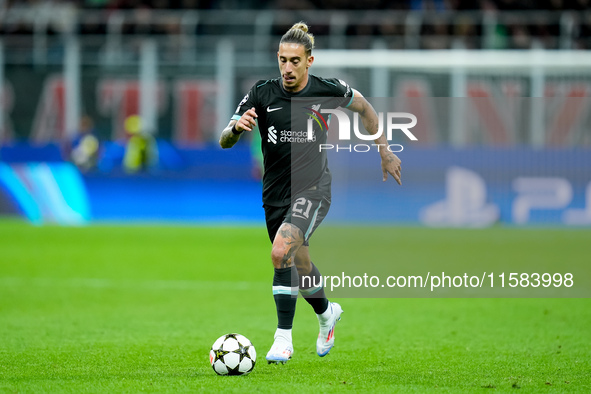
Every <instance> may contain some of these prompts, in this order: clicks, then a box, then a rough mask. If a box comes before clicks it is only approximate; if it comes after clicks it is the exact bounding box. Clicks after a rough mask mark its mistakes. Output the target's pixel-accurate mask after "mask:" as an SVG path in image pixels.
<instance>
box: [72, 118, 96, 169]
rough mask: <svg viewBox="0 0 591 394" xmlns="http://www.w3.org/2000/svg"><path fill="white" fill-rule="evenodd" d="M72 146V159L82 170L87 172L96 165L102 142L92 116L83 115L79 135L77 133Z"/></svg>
mask: <svg viewBox="0 0 591 394" xmlns="http://www.w3.org/2000/svg"><path fill="white" fill-rule="evenodd" d="M70 146H71V150H70V159H71V160H72V162H73V163H74V164H76V166H77V167H78V168H79V169H80V171H83V172H86V171H89V170H91V169H93V168H95V167H96V164H97V162H98V158H99V152H100V143H99V139H98V138H97V137H96V135H95V132H94V122H93V121H92V118H90V116H88V115H84V116H82V118H81V119H80V126H79V129H78V135H76V137H75V138H74V140H73V141H72V142H71V145H70Z"/></svg>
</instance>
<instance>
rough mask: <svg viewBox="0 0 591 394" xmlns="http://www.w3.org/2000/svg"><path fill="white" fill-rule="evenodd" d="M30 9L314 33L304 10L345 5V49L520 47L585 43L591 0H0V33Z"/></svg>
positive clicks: (148, 23) (63, 23) (27, 19)
mask: <svg viewBox="0 0 591 394" xmlns="http://www.w3.org/2000/svg"><path fill="white" fill-rule="evenodd" d="M31 9H33V10H44V9H45V10H47V12H46V13H45V14H46V15H48V16H46V18H48V19H50V21H49V22H48V23H47V25H46V27H45V28H46V31H47V32H48V34H58V33H62V32H68V31H71V30H74V31H76V32H78V33H80V34H94V35H102V34H105V33H107V31H108V30H109V29H108V26H107V24H108V23H109V15H112V13H113V12H115V11H117V10H121V11H127V12H129V13H130V15H131V16H127V17H126V19H125V21H124V22H123V23H122V25H121V28H120V29H119V30H118V31H120V32H121V33H122V34H141V35H144V34H155V35H158V34H161V35H167V36H174V35H181V34H195V35H212V36H213V35H226V34H237V35H242V34H243V32H242V31H241V29H242V26H243V24H240V26H235V24H232V23H230V22H228V23H227V25H224V24H223V23H221V24H220V23H218V22H215V23H216V24H213V23H212V22H211V21H208V20H207V19H208V18H203V17H202V18H200V19H199V23H198V24H197V23H195V24H194V29H193V30H191V29H189V30H187V29H184V28H183V22H182V19H183V17H184V16H185V14H184V13H183V12H182V10H219V11H229V10H249V11H250V12H251V13H252V12H255V13H256V11H258V10H269V11H279V10H281V11H284V12H283V13H279V12H277V13H276V14H275V15H276V17H275V19H274V21H273V23H272V27H271V33H272V34H273V35H275V36H280V35H281V34H283V32H284V31H285V30H286V29H287V28H289V26H291V24H292V23H293V22H294V20H295V19H303V20H306V21H307V22H309V23H310V22H311V23H310V24H311V25H312V27H313V31H314V34H316V35H318V36H322V35H329V34H332V33H333V26H332V25H331V23H332V21H331V20H332V19H331V18H325V19H323V20H322V21H321V22H320V23H319V22H318V20H316V22H314V21H310V20H309V19H308V18H307V16H308V15H310V14H312V15H314V13H315V12H316V14H317V13H318V12H325V13H328V14H325V15H328V16H333V15H334V14H332V13H330V11H331V10H342V11H349V14H348V20H347V21H346V23H345V26H344V28H343V29H342V30H341V31H340V33H339V34H342V35H343V36H344V37H345V38H346V44H344V45H343V48H346V49H357V48H365V47H367V46H368V45H369V46H371V43H372V40H373V38H375V37H383V38H384V40H383V41H384V42H385V43H386V46H387V47H389V48H391V49H448V48H452V47H454V46H455V44H456V43H458V42H460V43H461V45H462V46H464V47H466V48H468V49H484V48H486V49H528V48H531V47H532V46H533V45H534V44H539V46H541V47H544V48H547V49H591V38H590V37H591V0H397V1H388V0H364V1H359V0H356V1H353V0H170V1H169V0H8V1H6V0H5V1H2V0H0V34H3V35H10V34H32V33H33V32H34V31H38V30H35V28H36V26H35V25H36V24H38V22H39V18H38V16H39V15H41V14H39V13H37V12H33V13H29V14H28V16H24V17H21V18H20V19H18V18H17V19H15V18H11V17H8V16H10V15H14V14H16V13H17V12H12V13H11V11H18V10H31ZM82 9H84V10H94V11H95V12H101V13H102V14H101V16H96V14H92V15H94V16H92V15H91V14H88V15H90V16H88V17H85V18H84V19H80V20H79V21H78V22H76V14H77V11H78V10H82ZM160 10H177V13H176V14H167V13H163V12H162V13H161V12H160ZM285 11H292V12H290V13H286V12H285ZM357 11H358V12H359V13H357ZM376 11H377V12H376ZM380 11H384V12H380ZM411 11H415V12H417V13H415V14H413V15H414V16H413V17H412V18H410V19H412V20H409V18H407V17H406V15H407V14H408V13H409V12H411ZM419 11H423V12H419ZM352 12H353V13H352ZM376 14H377V15H378V16H379V17H380V18H381V19H379V18H376ZM251 15H252V14H251ZM490 17H492V19H493V20H492V21H491V20H490ZM93 18H94V19H93ZM487 18H489V19H488V21H487ZM68 21H70V23H68ZM72 21H73V22H72ZM242 22H244V21H242ZM252 22H253V23H252V25H254V24H255V21H254V20H253V21H252ZM37 28H38V27H37ZM183 29H184V30H183ZM244 33H246V34H254V31H252V32H250V33H249V32H244ZM564 37H567V38H568V40H565V39H564ZM324 42H326V41H324ZM565 42H566V44H565Z"/></svg>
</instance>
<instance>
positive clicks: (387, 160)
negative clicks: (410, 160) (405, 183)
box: [382, 152, 402, 185]
mask: <svg viewBox="0 0 591 394" xmlns="http://www.w3.org/2000/svg"><path fill="white" fill-rule="evenodd" d="M400 163H402V162H401V160H400V159H399V158H398V156H396V155H395V154H394V153H392V152H388V153H387V154H385V155H382V173H383V175H384V176H383V178H382V181H384V182H386V181H387V180H388V174H390V175H392V176H393V177H394V179H395V180H396V182H398V184H399V185H402V174H401V171H402V169H401V167H400Z"/></svg>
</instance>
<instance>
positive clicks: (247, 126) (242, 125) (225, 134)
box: [220, 108, 257, 149]
mask: <svg viewBox="0 0 591 394" xmlns="http://www.w3.org/2000/svg"><path fill="white" fill-rule="evenodd" d="M256 118H257V113H256V112H255V110H254V108H251V109H249V110H248V111H246V112H245V113H244V115H242V117H241V118H240V119H239V120H231V121H230V123H228V126H226V128H225V129H224V131H222V135H221V137H220V146H221V147H222V148H224V149H226V148H231V147H233V146H234V144H236V143H237V142H238V140H239V139H240V134H242V133H243V132H244V130H246V131H252V129H253V128H254V126H256Z"/></svg>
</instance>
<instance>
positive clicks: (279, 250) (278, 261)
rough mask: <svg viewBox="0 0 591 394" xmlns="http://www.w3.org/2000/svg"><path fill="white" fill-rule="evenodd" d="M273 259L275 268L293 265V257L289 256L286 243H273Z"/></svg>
mask: <svg viewBox="0 0 591 394" xmlns="http://www.w3.org/2000/svg"><path fill="white" fill-rule="evenodd" d="M271 261H272V262H273V267H275V268H286V267H289V266H290V265H291V259H290V258H289V251H288V250H287V248H286V247H285V246H284V245H280V244H279V245H276V244H273V248H272V249H271Z"/></svg>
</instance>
